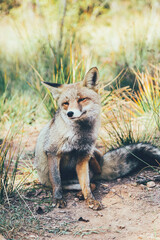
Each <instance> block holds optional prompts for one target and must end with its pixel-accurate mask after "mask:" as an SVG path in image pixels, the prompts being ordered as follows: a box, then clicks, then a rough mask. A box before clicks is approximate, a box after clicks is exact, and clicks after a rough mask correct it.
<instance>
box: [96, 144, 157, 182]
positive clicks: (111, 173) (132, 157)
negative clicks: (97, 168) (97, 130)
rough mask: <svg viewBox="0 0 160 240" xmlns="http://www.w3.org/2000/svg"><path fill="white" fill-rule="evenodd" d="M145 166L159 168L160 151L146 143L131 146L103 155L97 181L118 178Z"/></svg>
mask: <svg viewBox="0 0 160 240" xmlns="http://www.w3.org/2000/svg"><path fill="white" fill-rule="evenodd" d="M146 166H160V150H159V149H158V148H157V147H155V146H152V145H151V144H148V143H138V144H131V145H128V146H124V147H121V148H118V149H116V150H113V151H110V152H107V153H106V154H105V155H104V157H103V164H102V173H101V175H100V176H99V177H98V179H104V180H112V179H116V178H120V177H123V176H125V175H128V174H130V173H131V172H134V171H137V170H140V169H142V168H143V167H146Z"/></svg>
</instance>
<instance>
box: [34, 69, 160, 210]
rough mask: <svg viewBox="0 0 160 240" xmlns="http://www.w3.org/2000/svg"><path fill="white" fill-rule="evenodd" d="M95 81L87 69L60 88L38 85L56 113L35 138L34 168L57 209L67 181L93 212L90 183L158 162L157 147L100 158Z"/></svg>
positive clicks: (94, 72) (135, 146)
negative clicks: (77, 186) (48, 93)
mask: <svg viewBox="0 0 160 240" xmlns="http://www.w3.org/2000/svg"><path fill="white" fill-rule="evenodd" d="M98 79H99V72H98V69H97V68H96V67H93V68H91V69H90V70H89V71H88V72H87V74H86V75H85V77H84V80H83V81H81V82H77V83H74V84H64V85H61V84H56V83H48V82H42V83H43V84H44V85H45V86H46V87H47V88H48V89H49V90H50V91H51V93H52V95H53V97H54V99H56V100H57V102H58V107H59V108H58V111H57V112H56V114H55V116H54V118H53V119H52V120H51V121H50V122H49V123H48V124H47V125H46V126H45V127H44V128H43V129H42V131H41V132H40V134H39V137H38V140H37V144H36V149H35V167H36V168H37V172H38V176H39V179H40V181H41V183H42V184H44V185H47V186H49V185H51V186H52V189H53V200H54V202H55V204H56V205H57V206H58V207H65V205H66V202H65V201H64V199H63V196H62V186H63V183H66V182H67V181H68V180H70V179H74V178H76V177H78V180H79V184H80V187H81V189H82V193H83V195H84V198H85V199H86V202H87V203H88V206H89V207H90V208H93V209H95V210H98V209H101V204H100V202H98V201H96V200H95V199H94V197H93V195H92V192H91V189H90V179H91V178H92V179H106V180H111V179H115V178H118V177H122V176H124V175H126V174H129V173H130V172H131V171H134V170H136V169H137V168H138V167H142V166H144V165H145V164H146V165H147V164H148V163H153V162H154V160H155V159H156V160H157V161H159V160H160V151H159V150H158V148H156V147H153V146H152V145H150V144H144V143H139V144H133V145H128V146H126V147H123V148H119V149H116V150H113V151H110V152H108V153H106V154H105V155H104V156H103V157H102V156H101V153H100V152H99V151H98V149H97V148H96V140H97V137H98V130H99V127H100V110H101V104H100V96H99V94H98ZM140 159H141V161H140ZM145 162H148V163H145ZM155 163H156V161H155ZM72 187H73V188H74V186H72Z"/></svg>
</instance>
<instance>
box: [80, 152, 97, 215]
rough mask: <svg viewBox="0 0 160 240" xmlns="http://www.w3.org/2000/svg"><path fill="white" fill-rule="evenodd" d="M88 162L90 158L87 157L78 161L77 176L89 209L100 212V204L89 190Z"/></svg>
mask: <svg viewBox="0 0 160 240" xmlns="http://www.w3.org/2000/svg"><path fill="white" fill-rule="evenodd" d="M89 160H90V156H89V157H88V156H87V157H85V158H83V159H81V160H79V161H78V163H77V166H76V171H77V176H78V180H79V184H80V186H81V189H82V193H83V196H84V199H85V200H86V202H87V204H88V206H89V208H92V209H93V210H100V209H102V206H101V203H100V202H98V201H97V200H95V199H94V196H93V195H92V192H91V189H90V179H89Z"/></svg>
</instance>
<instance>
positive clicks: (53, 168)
mask: <svg viewBox="0 0 160 240" xmlns="http://www.w3.org/2000/svg"><path fill="white" fill-rule="evenodd" d="M47 156H48V168H49V179H50V182H51V186H52V190H53V203H54V202H55V205H56V206H57V207H59V208H64V207H65V206H66V202H65V201H64V199H63V196H62V185H61V176H60V158H58V157H57V156H56V155H55V154H54V153H48V154H47Z"/></svg>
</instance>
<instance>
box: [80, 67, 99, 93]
mask: <svg viewBox="0 0 160 240" xmlns="http://www.w3.org/2000/svg"><path fill="white" fill-rule="evenodd" d="M98 80H99V71H98V68H97V67H93V68H91V69H90V70H89V71H88V72H87V73H86V75H85V77H84V80H83V86H85V87H88V88H91V89H93V90H95V91H96V90H97V84H98V83H97V82H98Z"/></svg>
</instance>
